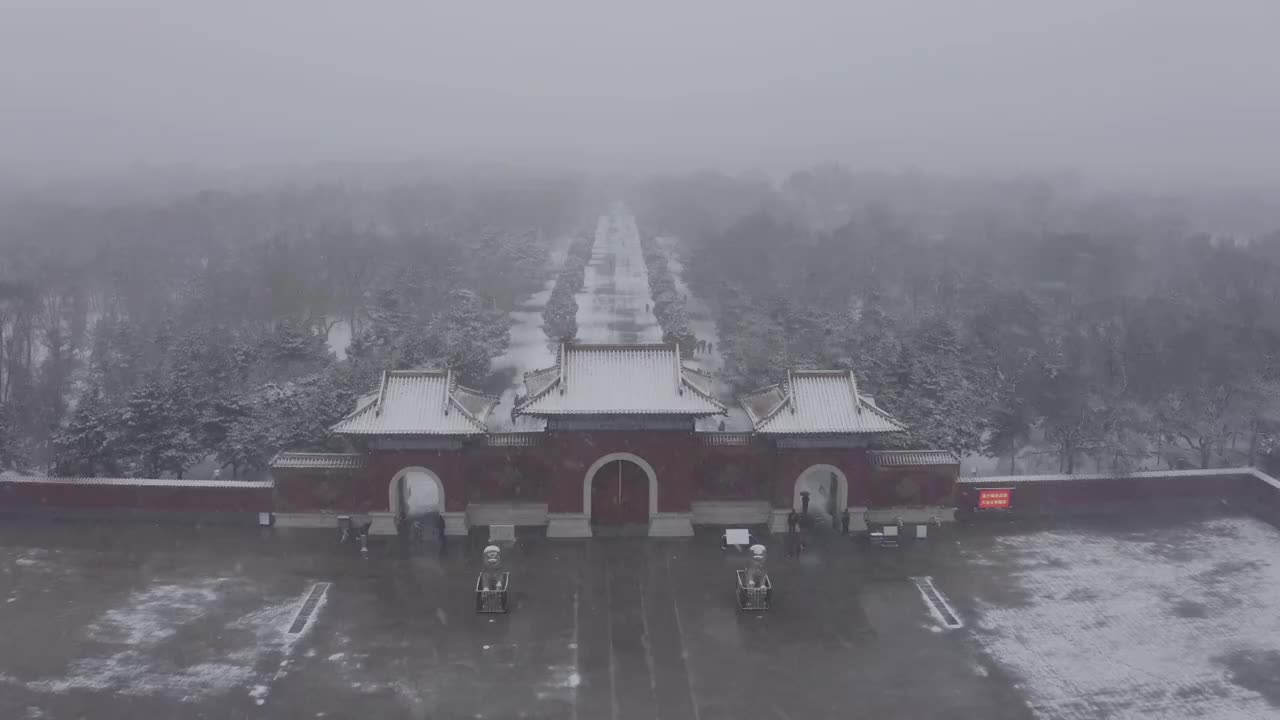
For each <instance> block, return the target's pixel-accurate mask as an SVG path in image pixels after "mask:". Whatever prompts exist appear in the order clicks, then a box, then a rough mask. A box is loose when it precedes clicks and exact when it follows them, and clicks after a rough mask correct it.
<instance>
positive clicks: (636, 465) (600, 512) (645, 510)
mask: <svg viewBox="0 0 1280 720" xmlns="http://www.w3.org/2000/svg"><path fill="white" fill-rule="evenodd" d="M582 495H583V497H582V507H583V512H584V513H585V514H586V515H587V517H588V519H589V520H590V521H591V524H593V525H624V524H632V523H648V522H649V519H650V518H651V517H652V516H653V514H654V513H655V512H657V507H658V478H657V475H655V474H654V472H653V467H652V466H650V465H649V463H647V462H645V461H644V460H643V459H641V458H640V457H638V456H635V455H632V454H630V453H614V454H612V455H606V456H604V457H602V458H600V459H599V460H597V461H595V463H593V464H592V465H591V467H590V468H589V469H588V470H587V475H586V477H585V478H584V482H583V493H582Z"/></svg>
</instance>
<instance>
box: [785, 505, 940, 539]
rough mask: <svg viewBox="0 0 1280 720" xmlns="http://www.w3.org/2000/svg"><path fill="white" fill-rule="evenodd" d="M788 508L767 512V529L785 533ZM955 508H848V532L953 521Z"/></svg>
mask: <svg viewBox="0 0 1280 720" xmlns="http://www.w3.org/2000/svg"><path fill="white" fill-rule="evenodd" d="M790 513H791V511H790V510H781V509H778V508H774V509H773V510H771V511H770V512H769V531H770V532H775V533H785V532H786V531H787V515H788V514H790ZM955 519H956V509H955V508H953V507H941V506H930V507H882V508H865V507H851V508H849V532H851V533H859V532H867V523H868V522H871V523H876V524H889V523H895V522H897V521H898V520H902V524H903V525H929V524H932V523H934V522H955Z"/></svg>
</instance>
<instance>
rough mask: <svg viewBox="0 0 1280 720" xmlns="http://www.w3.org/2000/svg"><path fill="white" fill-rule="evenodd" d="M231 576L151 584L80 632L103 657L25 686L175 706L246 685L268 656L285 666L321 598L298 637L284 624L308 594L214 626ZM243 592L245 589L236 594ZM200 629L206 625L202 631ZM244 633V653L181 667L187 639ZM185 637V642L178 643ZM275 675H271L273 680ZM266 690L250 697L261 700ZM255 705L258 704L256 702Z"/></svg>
mask: <svg viewBox="0 0 1280 720" xmlns="http://www.w3.org/2000/svg"><path fill="white" fill-rule="evenodd" d="M237 584H238V581H236V580H234V579H231V578H209V579H205V580H201V581H198V582H194V583H188V584H176V583H166V584H160V585H153V586H151V587H149V588H147V589H145V590H140V591H138V592H134V593H132V594H131V595H130V596H129V597H128V598H127V599H126V600H125V602H124V603H123V605H122V606H121V607H118V608H113V609H111V610H108V611H106V612H105V613H103V614H102V616H101V617H99V618H98V619H97V620H95V621H94V622H92V623H90V624H89V625H88V626H87V627H86V628H85V634H86V637H87V639H88V640H89V641H90V642H91V643H92V644H93V645H95V646H98V647H101V648H104V649H106V650H108V652H109V654H107V655H104V656H99V657H90V658H82V659H79V660H76V661H74V662H72V663H71V664H70V666H69V668H68V669H69V672H68V674H67V675H66V676H65V677H56V678H47V679H43V680H37V681H33V682H28V683H26V687H27V688H28V689H31V690H35V691H38V692H54V693H61V692H67V691H71V690H111V691H114V692H117V693H121V694H125V695H163V696H167V697H172V698H174V699H178V700H182V701H198V700H200V699H201V698H203V697H207V696H209V695H211V694H218V693H225V692H228V691H230V690H232V689H234V688H237V687H244V686H245V685H247V684H249V683H250V682H251V681H252V680H253V678H254V677H255V676H256V675H257V674H258V670H257V667H258V666H259V664H260V663H261V662H263V661H264V660H267V659H268V658H269V657H273V656H274V657H280V658H282V659H283V660H284V663H285V664H287V662H288V657H289V654H290V653H291V652H292V650H293V648H294V646H295V645H296V644H297V642H298V641H299V640H300V639H301V638H302V637H303V636H304V635H305V634H306V633H307V631H308V630H309V629H310V628H311V626H312V625H313V624H314V622H315V619H316V617H318V616H319V614H320V610H321V608H322V607H323V605H324V600H321V601H320V603H319V605H318V606H317V607H316V611H315V612H314V613H313V614H312V616H311V619H310V620H309V621H308V623H307V627H306V628H304V630H303V631H302V632H301V633H296V634H290V633H289V632H288V629H289V625H290V624H291V623H292V622H293V618H294V616H296V615H297V612H298V609H299V608H301V606H302V603H303V602H304V601H305V600H306V598H307V594H308V592H309V591H310V588H308V592H304V593H302V595H301V596H299V597H298V598H295V599H293V600H291V601H288V602H285V603H280V604H278V605H273V606H270V607H267V608H265V609H262V610H258V611H254V612H251V613H249V614H247V615H244V616H242V617H240V618H238V619H236V620H235V621H233V622H231V623H228V624H226V625H223V626H220V627H219V626H217V625H216V623H217V620H216V614H217V611H218V608H219V606H220V605H221V604H222V603H223V602H224V601H225V600H226V599H227V597H228V595H229V593H230V592H231V591H232V590H234V589H235V588H236V586H237ZM240 589H242V590H244V588H240ZM203 625H211V626H209V627H202V626H203ZM224 633H226V634H228V635H235V634H245V635H247V638H248V642H247V643H245V644H244V646H243V648H241V649H236V650H233V651H231V652H228V653H227V655H226V657H225V658H224V659H223V660H221V661H218V662H196V663H193V664H190V665H185V666H184V665H181V664H180V663H181V660H178V659H175V658H182V657H184V655H185V653H182V652H180V651H179V650H180V648H181V647H183V646H186V645H187V644H189V643H191V642H192V637H198V636H209V637H214V638H216V640H215V642H216V641H217V640H221V639H222V637H223V634H224ZM184 635H188V636H190V637H186V638H184V637H183V636H184ZM278 676H279V675H278V673H277V677H278ZM266 687H267V686H265V685H261V684H260V685H258V686H256V687H254V688H253V689H252V690H251V692H250V694H251V696H252V697H254V699H255V700H260V699H264V698H265V697H266V694H267V692H268V690H267V689H265V688H266ZM259 704H261V703H259Z"/></svg>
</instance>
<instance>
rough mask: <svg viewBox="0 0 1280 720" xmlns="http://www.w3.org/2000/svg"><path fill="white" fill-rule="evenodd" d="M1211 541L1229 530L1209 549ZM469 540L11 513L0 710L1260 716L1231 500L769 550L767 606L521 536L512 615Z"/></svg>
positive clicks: (661, 548)
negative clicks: (55, 519) (1226, 510)
mask: <svg viewBox="0 0 1280 720" xmlns="http://www.w3.org/2000/svg"><path fill="white" fill-rule="evenodd" d="M1222 533H1233V534H1234V537H1235V538H1236V539H1238V540H1239V541H1240V542H1239V543H1238V544H1234V545H1223V544H1213V543H1207V544H1206V543H1204V542H1203V540H1204V538H1205V536H1206V534H1208V535H1210V536H1212V535H1215V534H1219V535H1220V534H1222ZM483 544H484V543H483V542H482V541H481V540H480V539H479V538H474V539H471V540H468V541H465V542H454V543H452V544H451V546H450V547H449V548H448V550H447V551H446V552H444V553H440V552H438V551H437V549H436V548H435V547H433V546H430V545H427V546H420V547H418V548H415V549H412V550H407V549H405V548H404V547H402V546H400V545H398V544H396V543H395V542H394V541H387V542H385V543H377V544H375V545H374V546H373V548H372V552H371V553H370V556H369V557H368V558H362V557H361V556H360V555H359V553H358V552H355V551H354V549H353V548H346V547H338V546H335V544H334V538H333V537H332V536H331V535H330V534H329V533H326V532H321V531H294V532H292V533H285V532H283V531H271V530H264V529H258V528H244V527H240V528H232V527H206V528H203V529H198V528H185V527H174V526H169V527H157V526H151V525H141V524H111V525H107V524H101V523H89V522H75V523H50V522H41V523H37V522H28V521H12V520H9V521H6V522H5V523H4V524H2V525H0V626H2V627H4V628H5V634H4V637H5V640H6V642H5V643H4V645H3V646H0V647H3V650H0V717H4V718H23V717H55V718H64V717H65V718H78V717H92V718H109V719H110V718H136V717H166V718H168V717H175V718H188V717H190V718H196V717H217V718H223V717H236V718H238V717H252V718H256V717H290V718H293V717H299V718H313V717H334V718H348V717H360V716H366V717H378V718H398V717H408V718H453V717H465V718H474V717H484V718H518V717H529V718H583V719H584V720H585V719H587V718H592V719H594V718H611V719H612V718H627V719H629V718H673V719H675V718H694V719H696V720H713V719H720V718H797V719H798V718H829V717H876V718H976V717H981V718H989V719H1001V718H1030V717H1045V718H1075V717H1107V716H1113V717H1120V716H1123V717H1175V716H1177V717H1181V716H1185V714H1186V713H1192V714H1194V713H1199V714H1200V716H1203V717H1274V716H1275V715H1274V714H1272V715H1266V714H1258V713H1263V712H1269V713H1275V712H1277V711H1276V709H1275V707H1274V706H1273V705H1272V704H1270V702H1271V701H1269V700H1268V697H1270V698H1272V699H1273V700H1274V699H1275V697H1276V696H1275V694H1274V693H1275V692H1276V691H1277V690H1278V689H1280V686H1277V680H1276V677H1275V674H1274V673H1270V674H1268V672H1267V671H1268V668H1271V665H1270V664H1269V663H1271V662H1272V658H1273V657H1274V654H1275V653H1276V652H1277V651H1280V644H1278V643H1277V642H1276V639H1277V637H1278V636H1280V633H1277V624H1278V623H1280V620H1272V619H1271V617H1272V616H1280V613H1275V612H1274V610H1275V602H1276V601H1275V599H1274V598H1275V597H1276V595H1275V594H1273V593H1275V592H1276V591H1277V589H1280V588H1277V587H1276V586H1275V583H1276V580H1275V577H1276V576H1277V575H1280V573H1277V572H1276V571H1275V570H1274V569H1273V562H1274V565H1276V566H1280V560H1276V561H1272V560H1270V559H1268V556H1270V557H1277V556H1278V555H1277V553H1276V552H1275V551H1276V550H1277V549H1280V534H1277V533H1276V531H1275V530H1274V529H1273V528H1272V527H1271V526H1269V525H1265V524H1262V523H1261V522H1259V521H1256V520H1253V519H1250V518H1244V517H1225V518H1217V517H1214V518H1201V517H1194V518H1182V517H1179V518H1173V519H1169V520H1168V521H1167V522H1165V523H1164V524H1160V523H1156V524H1154V525H1151V526H1149V527H1143V528H1133V527H1130V526H1129V525H1128V524H1124V523H1122V522H1119V521H1118V519H1111V520H1110V521H1109V522H1101V523H1094V522H1083V521H1073V522H1071V523H1068V524H1065V525H1058V526H1050V527H1031V528H1028V527H1021V526H1011V527H1003V526H1001V527H993V526H980V527H964V528H957V529H956V530H954V531H953V532H951V533H949V534H948V536H946V537H938V538H932V539H930V540H928V541H926V542H924V543H922V544H918V545H914V546H904V547H902V548H899V549H897V550H887V549H875V548H869V547H865V546H863V545H860V544H855V543H854V542H852V541H850V540H848V539H845V538H840V537H838V536H832V537H827V538H818V539H816V540H815V542H814V544H813V546H812V547H810V548H809V549H808V550H806V551H805V552H804V553H803V554H802V555H801V557H800V558H799V559H796V558H790V557H787V556H786V552H785V545H784V544H783V543H781V542H771V543H770V548H771V550H770V552H771V558H770V577H771V578H772V580H773V582H774V585H775V587H776V588H777V591H776V597H775V601H776V602H775V606H774V608H773V609H772V610H771V611H769V612H767V613H763V614H748V613H742V612H740V611H738V610H737V608H736V604H735V598H734V592H733V590H734V577H735V576H734V570H736V569H737V568H739V567H742V566H743V564H744V563H745V556H744V555H743V554H740V553H739V552H737V551H736V550H733V549H730V550H722V549H721V548H720V546H719V542H718V537H717V536H715V535H713V534H711V533H700V534H699V535H698V536H697V537H695V538H693V539H692V540H673V541H657V540H649V539H640V538H618V539H599V538H597V539H593V540H587V541H549V540H546V539H539V538H536V537H535V538H530V539H528V540H522V541H521V542H520V543H518V544H517V545H516V546H514V547H513V548H511V549H510V550H509V551H508V552H507V554H506V560H507V563H508V566H509V569H510V570H511V571H512V609H511V612H510V613H509V614H508V615H505V616H486V615H477V614H476V613H475V612H474V608H473V595H472V589H473V587H474V582H475V572H476V570H477V567H478V562H479V554H480V552H479V551H480V548H481V547H482V546H483ZM1241 556H1248V557H1249V558H1250V559H1249V560H1247V561H1245V562H1246V564H1244V565H1240V562H1241ZM1255 556H1257V557H1255ZM1188 562H1190V563H1192V565H1193V570H1194V573H1193V575H1195V577H1194V578H1192V579H1191V580H1189V581H1187V582H1186V583H1183V584H1182V585H1179V587H1180V588H1181V589H1180V592H1179V593H1178V597H1176V598H1175V597H1173V596H1172V595H1169V592H1168V591H1169V586H1170V585H1171V584H1174V583H1175V581H1174V580H1173V579H1174V578H1177V577H1182V572H1183V567H1184V566H1185V564H1186V563H1188ZM1250 563H1252V564H1250ZM1111 565H1114V566H1115V567H1114V569H1112V570H1108V567H1109V566H1111ZM1143 568H1146V569H1145V570H1144V569H1143ZM922 577H928V578H931V580H932V585H933V587H934V588H936V590H937V592H938V593H940V599H939V600H938V601H937V602H941V603H944V604H945V605H946V606H947V607H948V608H950V609H952V610H953V611H954V612H955V614H956V615H957V616H958V619H959V621H960V622H961V624H962V627H960V628H958V629H949V628H947V627H945V623H944V622H943V620H942V615H941V614H940V613H939V612H938V606H937V605H936V603H935V606H934V607H930V605H929V603H927V602H926V600H925V594H924V593H923V592H922V591H921V589H920V587H919V583H918V582H917V581H916V580H915V579H916V578H922ZM1126 578H1128V579H1126ZM321 583H328V585H327V586H323V585H320V586H319V587H317V586H318V584H321ZM1161 583H1163V584H1161ZM1216 590H1220V591H1221V592H1216ZM1148 591H1149V592H1150V593H1153V594H1154V595H1153V596H1155V597H1160V598H1164V597H1165V596H1166V595H1169V597H1168V599H1167V601H1162V602H1161V603H1156V602H1155V601H1153V600H1151V598H1150V597H1147V596H1146V595H1144V594H1143V593H1144V592H1148ZM308 598H312V602H311V603H310V605H311V606H312V607H313V612H312V613H311V614H310V616H309V617H303V618H301V619H300V618H299V611H300V610H303V609H304V607H305V606H307V605H308V604H309V603H308V602H307V600H308ZM1135 600H1136V601H1137V602H1138V605H1137V606H1136V609H1135V606H1134V603H1135ZM1081 603H1086V606H1083V607H1082V606H1081V605H1080V604H1081ZM1100 621H1105V622H1100ZM291 630H295V631H296V632H290V631H291ZM1133 648H1137V649H1136V650H1135V649H1133ZM1091 655H1092V656H1094V657H1095V658H1107V659H1108V663H1109V664H1108V663H1103V664H1102V665H1100V666H1099V667H1101V668H1103V670H1105V671H1098V670H1096V669H1094V668H1091V666H1089V664H1088V663H1087V662H1085V660H1086V659H1087V658H1088V657H1090V656H1091ZM1173 658H1181V659H1182V663H1183V665H1184V666H1185V667H1186V668H1190V669H1193V670H1194V671H1195V673H1191V672H1190V671H1187V672H1182V673H1181V674H1177V673H1172V674H1171V673H1170V672H1169V663H1170V662H1172V659H1173ZM1117 660H1122V661H1123V664H1120V663H1118V662H1117ZM1146 663H1149V664H1150V665H1149V666H1148V665H1146ZM1117 668H1120V669H1123V670H1124V672H1118V671H1117ZM1162 673H1163V675H1162ZM1193 674H1199V677H1198V679H1196V682H1194V683H1193V682H1191V680H1192V677H1191V676H1192V675H1193ZM1215 683H1216V684H1215ZM1073 689H1074V691H1075V695H1074V696H1073ZM1079 698H1084V700H1083V701H1080V702H1075V700H1078V699H1079ZM1179 703H1180V704H1179ZM1099 709H1101V710H1103V711H1105V712H1099ZM1232 709H1242V711H1241V712H1237V713H1235V714H1230V713H1228V712H1227V711H1228V710H1232ZM1184 711H1185V712H1184ZM1162 712H1163V713H1164V714H1163V715H1161V714H1160V713H1162ZM1091 713H1092V714H1091Z"/></svg>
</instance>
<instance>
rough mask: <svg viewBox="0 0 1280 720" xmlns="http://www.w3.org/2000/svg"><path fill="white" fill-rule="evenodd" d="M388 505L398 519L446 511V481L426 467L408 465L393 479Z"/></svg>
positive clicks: (393, 515)
mask: <svg viewBox="0 0 1280 720" xmlns="http://www.w3.org/2000/svg"><path fill="white" fill-rule="evenodd" d="M389 494H390V497H389V498H388V507H389V508H390V510H391V515H392V517H394V518H395V519H396V520H397V521H402V520H404V519H405V518H413V517H422V516H423V515H426V514H428V513H433V512H444V483H442V482H440V476H438V475H436V474H435V473H434V472H432V471H430V470H428V469H427V468H424V467H407V468H404V469H403V470H401V471H400V472H398V473H396V475H395V477H393V478H392V479H391V486H390V488H389Z"/></svg>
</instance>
